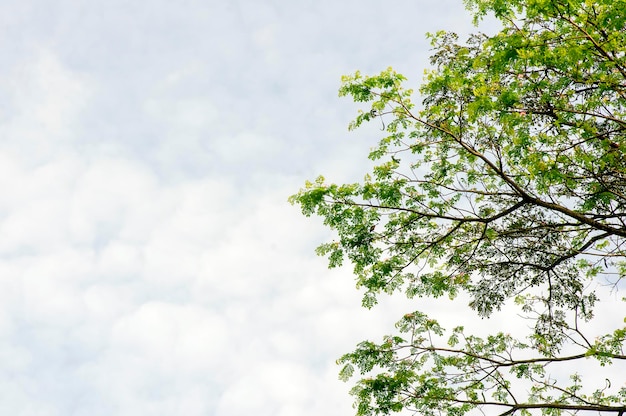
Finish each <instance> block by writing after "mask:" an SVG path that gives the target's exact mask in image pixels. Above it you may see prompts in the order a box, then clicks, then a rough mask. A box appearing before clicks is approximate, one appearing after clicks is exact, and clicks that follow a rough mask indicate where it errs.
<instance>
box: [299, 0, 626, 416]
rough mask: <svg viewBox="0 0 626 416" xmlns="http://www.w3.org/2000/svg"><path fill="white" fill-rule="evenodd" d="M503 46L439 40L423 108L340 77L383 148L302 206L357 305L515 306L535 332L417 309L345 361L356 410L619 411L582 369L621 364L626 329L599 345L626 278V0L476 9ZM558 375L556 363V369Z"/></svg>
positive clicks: (379, 87) (617, 398) (393, 86)
mask: <svg viewBox="0 0 626 416" xmlns="http://www.w3.org/2000/svg"><path fill="white" fill-rule="evenodd" d="M467 5H468V7H469V8H470V10H472V11H473V13H474V17H475V19H476V21H477V22H478V21H479V20H480V19H481V18H482V17H483V16H485V15H486V14H488V13H493V14H494V15H495V16H496V17H497V18H498V19H500V21H501V23H502V29H501V31H500V32H499V33H497V34H496V35H493V36H487V35H484V34H480V33H478V34H475V35H472V36H471V37H470V38H469V39H468V40H467V41H466V42H464V43H461V42H459V41H458V38H457V36H456V35H455V34H453V33H449V32H439V33H436V34H432V35H429V36H430V37H431V41H432V46H433V55H432V57H431V63H432V65H433V68H434V69H432V70H431V71H429V72H428V73H427V75H426V79H425V81H424V84H423V85H422V87H421V89H420V91H419V92H420V95H421V97H422V105H421V106H419V108H418V107H416V106H415V105H414V104H413V103H412V101H411V99H412V97H413V95H414V94H413V91H412V90H410V89H406V88H405V87H404V83H405V81H406V79H405V77H404V76H402V75H401V74H398V73H396V72H395V71H393V70H392V69H391V68H390V69H387V70H385V71H383V72H381V73H380V74H379V75H375V76H364V75H362V74H360V73H359V72H357V73H355V74H354V75H352V76H345V77H343V79H342V86H341V89H340V95H341V96H351V97H352V98H353V99H354V100H355V101H356V102H362V103H368V106H369V108H367V109H366V110H364V111H361V112H360V113H359V114H358V116H357V117H356V119H355V120H354V121H353V122H352V123H351V124H350V128H351V129H355V128H357V127H359V126H360V125H362V124H363V123H365V122H369V121H371V120H374V119H382V120H383V121H384V122H385V123H386V125H385V131H386V135H385V137H384V138H383V139H382V140H381V141H380V142H379V143H378V145H377V146H376V147H374V148H373V149H372V151H371V153H370V158H371V159H372V160H375V161H377V166H376V167H375V168H374V169H373V172H372V173H371V174H370V175H367V176H366V177H365V179H364V181H363V182H362V183H353V184H344V185H336V184H327V183H326V181H325V179H324V178H323V177H319V178H318V179H317V180H315V181H314V182H308V183H307V184H306V186H305V188H304V189H302V190H301V191H300V192H299V193H298V194H296V195H294V196H292V197H291V199H290V200H291V202H292V203H297V204H299V205H300V207H301V208H302V211H303V213H304V214H305V215H307V216H308V215H312V214H317V215H319V216H321V217H323V219H324V222H325V224H326V225H327V226H329V227H331V228H333V229H335V230H336V232H337V235H338V241H332V242H328V243H325V244H322V245H321V246H320V247H319V248H318V253H319V254H320V255H327V256H328V258H329V264H330V266H331V267H336V266H339V265H341V264H342V262H343V261H344V259H348V260H349V261H350V262H351V263H352V264H353V265H354V272H355V275H356V277H357V285H358V286H359V287H362V288H363V289H364V298H363V304H364V306H366V307H372V306H373V305H375V304H376V302H377V297H378V296H379V294H381V293H389V294H391V293H394V292H397V291H403V292H404V293H405V294H406V296H408V297H415V296H429V297H439V296H443V295H447V296H449V297H451V298H455V297H456V296H457V295H458V294H459V293H462V292H463V293H467V294H468V295H469V297H470V299H471V302H470V306H471V307H472V308H473V309H474V310H475V311H476V312H477V313H478V314H479V315H480V316H482V317H488V316H490V315H492V313H494V311H497V310H499V309H500V308H501V307H502V306H503V305H504V304H505V303H507V302H509V303H510V302H514V303H515V304H516V305H517V306H518V307H519V308H520V312H521V313H523V314H525V316H527V317H528V318H531V319H532V320H533V322H534V324H533V330H532V333H530V334H529V336H528V339H526V340H524V341H519V340H516V339H514V338H513V337H512V336H510V335H507V334H502V333H499V334H495V335H491V336H488V337H486V338H480V337H476V336H472V335H466V334H465V332H464V330H463V328H454V329H453V330H452V331H451V332H450V333H448V335H447V336H446V332H445V331H444V329H443V328H441V327H440V326H439V324H438V323H437V322H436V321H435V320H433V319H431V318H429V317H427V316H426V315H424V314H422V313H421V312H413V313H410V314H407V315H405V316H404V318H403V319H402V320H401V321H400V322H399V323H398V331H399V335H397V336H388V337H386V338H384V340H383V342H382V343H380V344H376V343H373V342H363V343H361V344H360V345H359V346H358V347H357V349H356V350H355V351H354V352H352V353H350V354H346V355H345V356H344V357H342V358H341V359H340V360H339V361H340V363H342V364H344V367H343V369H342V371H341V376H342V377H343V378H345V379H347V378H349V377H351V376H352V375H353V373H354V371H355V369H358V371H359V372H360V373H361V374H363V375H364V376H367V377H365V378H363V379H361V380H360V381H359V382H358V383H357V385H356V386H355V388H354V390H353V394H354V395H355V398H356V407H357V414H358V415H374V414H388V413H390V412H396V411H400V410H402V409H412V410H415V411H417V412H418V413H420V414H426V415H435V414H447V415H463V414H465V413H467V412H470V411H472V410H475V409H478V410H481V409H486V408H491V409H492V410H493V409H497V411H500V412H501V413H502V414H513V413H516V412H517V413H521V414H530V413H531V412H533V411H540V412H541V413H542V414H549V415H552V414H561V413H562V412H570V413H576V412H579V411H604V412H615V413H618V414H620V415H621V414H622V413H623V412H625V411H626V405H625V404H624V403H626V389H624V388H622V389H621V390H616V387H615V386H616V383H615V382H616V381H617V382H622V383H623V380H613V383H612V384H613V386H612V387H611V381H610V380H608V379H607V381H606V383H605V384H603V385H600V386H597V387H589V386H585V385H584V384H583V378H582V376H581V375H579V374H577V373H572V374H571V376H570V378H569V379H568V380H563V378H562V377H561V378H554V377H553V375H551V373H550V372H549V371H548V370H549V369H550V368H554V367H555V366H558V365H559V364H563V365H565V369H567V370H568V371H570V372H571V369H572V368H578V369H580V368H582V367H581V366H583V364H584V365H588V364H589V363H590V361H589V360H595V361H597V363H599V364H600V365H602V366H610V365H613V366H614V365H618V364H620V363H623V362H624V360H625V359H626V356H625V355H624V352H623V345H624V340H625V338H626V329H625V328H618V329H616V330H615V331H614V332H612V333H609V334H606V335H604V336H601V337H598V338H596V339H595V340H589V339H588V337H586V336H585V334H584V333H583V331H582V330H581V323H582V322H585V321H589V320H591V319H593V311H594V305H595V304H596V302H597V301H599V300H600V299H598V296H597V295H596V293H595V291H594V289H595V288H597V285H598V284H599V282H605V283H606V282H608V283H609V284H612V285H614V286H615V288H617V287H618V286H619V283H620V281H621V279H622V278H623V277H624V276H625V275H626V258H625V256H624V255H625V253H624V243H625V242H626V210H625V207H626V113H625V111H626V13H624V11H625V10H626V1H624V0H525V1H522V0H507V1H504V0H467ZM548 365H552V367H548Z"/></svg>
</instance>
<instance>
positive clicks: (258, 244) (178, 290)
mask: <svg viewBox="0 0 626 416" xmlns="http://www.w3.org/2000/svg"><path fill="white" fill-rule="evenodd" d="M440 29H446V30H453V31H457V32H460V33H467V32H468V31H472V30H475V29H474V28H473V27H472V25H471V17H470V15H469V14H468V13H467V12H466V11H465V10H464V8H463V6H462V2H461V1H460V0H437V1H435V0H420V1H415V0H390V1H387V2H381V1H372V0H359V1H356V0H333V1H331V0H317V1H307V0H292V1H286V0H255V1H245V0H231V1H216V0H203V1H195V0H179V1H164V0H151V1H150V2H148V1H138V0H137V1H129V0H124V1H123V0H108V1H81V0H57V1H53V2H52V1H48V0H22V1H19V2H11V1H0V48H1V50H2V54H1V55H0V190H1V191H2V192H0V414H2V415H14V416H35V415H37V416H57V415H58V416H73V415H76V416H80V415H91V416H99V415H129V416H130V415H132V416H143V415H168V416H171V415H174V416H176V415H185V416H195V415H210V416H213V415H215V416H239V415H251V414H254V415H255V416H264V415H276V416H287V415H290V416H291V415H295V416H300V415H301V416H312V415H340V414H341V415H347V414H353V413H354V411H353V409H352V408H351V403H352V399H351V398H350V397H349V395H348V393H347V392H348V390H349V388H350V384H344V383H342V382H340V381H339V380H338V379H337V372H338V370H339V368H338V367H337V366H336V364H335V360H336V359H337V358H338V357H339V356H340V355H342V354H343V353H346V352H348V351H350V349H351V348H352V347H353V346H354V345H355V344H356V343H357V342H359V341H360V340H362V339H366V338H375V339H378V338H380V337H381V336H382V335H384V334H385V333H388V332H389V331H390V330H391V328H392V323H393V322H395V321H396V320H397V319H398V318H399V317H401V316H402V314H403V313H404V312H406V311H407V308H410V309H417V308H416V307H415V301H414V302H413V304H409V302H407V301H402V300H401V299H395V300H383V302H382V304H381V305H380V306H379V307H377V308H374V309H373V310H365V309H362V308H361V307H360V296H361V295H360V293H359V292H358V291H357V290H356V289H355V288H354V279H353V277H352V275H351V273H350V268H349V267H345V268H342V269H334V270H328V269H327V268H326V261H325V260H324V259H323V258H318V257H316V256H315V254H314V248H315V247H316V246H317V245H318V244H320V243H321V242H323V241H325V240H327V239H328V238H330V236H331V234H330V232H329V231H328V230H326V229H325V228H324V227H323V226H322V224H321V221H320V220H319V219H316V218H305V217H303V216H302V215H301V214H300V213H299V211H298V209H297V208H296V207H292V206H290V205H289V204H288V203H287V198H288V196H289V195H291V194H293V193H295V192H297V190H298V189H299V188H300V187H301V186H302V185H303V183H304V181H305V180H307V179H313V178H314V177H316V176H317V175H318V174H324V175H325V176H327V177H329V178H332V179H333V180H334V181H337V182H345V181H351V180H358V179H360V178H362V176H363V175H364V174H365V173H366V172H367V168H368V166H369V164H368V162H367V160H366V154H367V152H368V149H369V148H370V147H371V146H372V145H374V144H375V143H376V140H377V139H378V138H379V135H380V132H379V131H378V130H377V128H376V127H372V128H365V129H363V130H362V131H360V132H356V133H348V131H347V125H348V122H349V121H350V120H351V118H352V117H353V116H354V114H355V111H356V108H357V107H356V106H355V105H354V104H352V103H350V102H349V100H347V99H345V98H344V99H340V98H338V97H337V89H338V87H339V81H340V77H341V75H343V74H348V73H351V72H353V71H355V70H357V69H358V70H361V71H363V72H365V73H376V72H378V71H380V70H383V69H385V68H387V67H388V66H393V67H394V68H395V69H397V70H398V71H399V72H402V73H404V74H405V75H406V76H407V77H409V79H410V80H411V82H412V83H413V85H414V86H416V87H417V86H418V85H419V83H420V81H421V79H422V76H423V71H424V69H426V68H427V66H428V54H429V44H428V42H427V40H426V38H425V33H426V32H428V31H436V30H440ZM420 302H421V304H420V305H422V306H428V307H430V308H434V309H437V308H438V309H437V310H438V311H439V313H440V314H443V315H444V316H447V317H448V318H449V319H450V320H451V321H455V320H456V319H460V318H459V313H460V312H459V311H458V310H455V309H454V308H453V307H452V306H451V305H449V304H446V303H445V302H444V303H443V304H437V305H434V304H432V305H431V304H430V303H428V302H427V301H420ZM429 305H430V306H429ZM496 324H497V322H496Z"/></svg>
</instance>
